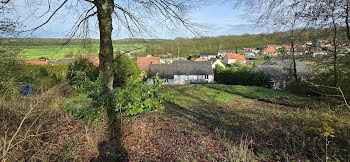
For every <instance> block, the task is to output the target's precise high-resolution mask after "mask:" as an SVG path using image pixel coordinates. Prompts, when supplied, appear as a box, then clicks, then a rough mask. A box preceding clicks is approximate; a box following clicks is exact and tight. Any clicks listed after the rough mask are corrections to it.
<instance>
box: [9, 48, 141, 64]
mask: <svg viewBox="0 0 350 162" xmlns="http://www.w3.org/2000/svg"><path fill="white" fill-rule="evenodd" d="M7 47H10V46H7ZM17 48H19V49H20V51H21V54H22V55H23V59H26V60H27V59H38V58H40V57H45V58H47V59H63V58H65V57H72V56H77V55H81V54H94V55H97V54H98V52H99V44H89V45H86V46H83V45H66V46H60V45H49V46H19V47H17ZM145 48H146V45H145V44H113V49H114V51H118V50H119V51H123V50H128V51H131V54H134V53H142V52H143V51H144V50H145Z"/></svg>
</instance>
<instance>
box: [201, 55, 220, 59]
mask: <svg viewBox="0 0 350 162" xmlns="http://www.w3.org/2000/svg"><path fill="white" fill-rule="evenodd" d="M200 57H201V58H203V59H207V60H209V59H211V58H216V56H215V55H208V56H200Z"/></svg>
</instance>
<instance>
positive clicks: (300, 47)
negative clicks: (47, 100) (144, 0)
mask: <svg viewBox="0 0 350 162" xmlns="http://www.w3.org/2000/svg"><path fill="white" fill-rule="evenodd" d="M337 50H338V51H337V54H338V56H340V57H341V56H345V54H346V53H347V52H350V46H346V45H342V46H341V47H340V49H337ZM333 51H334V46H333V45H332V44H331V43H330V42H329V41H327V40H319V41H317V42H316V43H313V42H312V41H306V42H305V43H303V44H296V45H294V48H293V47H292V46H290V45H275V44H267V45H266V47H265V48H262V49H257V48H242V49H240V50H235V51H230V50H218V51H216V52H202V53H200V54H199V55H198V58H195V57H187V58H186V57H174V58H161V57H157V56H152V54H148V55H147V56H145V57H135V56H133V55H131V54H130V52H129V51H122V52H121V54H120V55H126V56H128V57H129V58H130V59H133V60H136V63H137V66H138V67H139V69H140V70H142V71H143V73H142V76H144V77H147V78H149V81H148V82H149V83H150V84H152V83H153V81H152V77H154V76H155V75H156V74H158V75H159V76H160V77H161V79H163V80H164V81H165V83H164V84H205V83H215V79H214V70H215V68H216V67H221V68H223V69H225V68H226V67H234V68H237V69H238V68H239V67H237V66H245V67H249V68H250V69H251V70H252V71H263V72H264V73H265V74H266V75H269V76H270V77H271V82H272V84H273V85H272V88H273V89H283V88H284V87H285V84H286V80H287V75H288V70H286V69H288V68H290V66H291V64H292V63H291V60H288V59H285V58H286V57H289V58H290V56H291V55H292V53H293V54H294V55H295V56H297V57H314V58H315V57H326V56H330V55H332V54H333ZM282 56H284V57H283V59H282V58H281V57H282ZM78 58H84V59H87V60H89V61H90V62H91V63H92V64H93V65H94V66H95V67H98V66H99V62H100V61H99V57H98V56H97V55H91V54H84V55H81V56H75V57H72V58H65V59H58V60H47V59H31V60H28V61H25V63H26V64H52V65H54V64H67V63H73V62H74V60H75V59H78ZM258 60H261V61H258ZM297 68H298V72H299V73H300V75H301V76H308V75H311V74H312V72H311V70H310V68H309V67H308V66H307V65H306V64H305V63H304V62H302V61H297ZM145 72H146V74H147V75H145Z"/></svg>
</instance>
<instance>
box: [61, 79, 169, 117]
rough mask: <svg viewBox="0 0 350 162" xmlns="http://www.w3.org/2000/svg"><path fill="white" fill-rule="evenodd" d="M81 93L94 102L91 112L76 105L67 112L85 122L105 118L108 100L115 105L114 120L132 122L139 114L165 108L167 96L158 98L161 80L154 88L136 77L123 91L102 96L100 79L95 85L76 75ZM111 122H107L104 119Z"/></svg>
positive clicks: (116, 90) (118, 90) (115, 90)
mask: <svg viewBox="0 0 350 162" xmlns="http://www.w3.org/2000/svg"><path fill="white" fill-rule="evenodd" d="M76 76H77V79H78V80H77V85H78V89H77V90H78V92H80V93H85V94H87V95H86V96H87V98H90V99H91V100H92V101H91V102H92V105H93V107H92V108H89V109H90V110H87V109H86V108H76V107H74V104H72V103H69V102H68V103H67V104H66V105H65V106H64V107H65V110H66V111H68V112H70V113H73V114H74V115H75V116H77V117H82V118H85V119H87V120H89V121H95V122H97V123H98V122H100V120H102V119H104V118H106V117H107V116H106V115H103V114H105V113H106V107H103V106H104V105H107V102H109V99H112V100H113V103H115V108H114V114H115V115H116V116H115V119H118V118H119V119H120V116H119V115H121V116H124V117H127V118H128V119H132V118H133V117H135V116H137V115H138V114H141V113H145V112H152V111H155V110H157V109H158V108H161V107H162V102H163V101H164V99H165V98H164V96H163V95H160V94H159V91H160V90H161V88H162V87H163V86H162V85H161V81H160V79H159V77H156V78H155V79H156V81H155V84H152V85H149V84H147V82H144V81H142V80H140V79H137V77H136V76H134V77H132V78H130V79H128V81H127V82H126V84H125V85H124V86H122V87H117V88H115V89H114V90H113V91H112V92H110V93H109V94H103V93H102V90H103V88H102V86H101V80H100V79H99V78H98V79H97V80H95V81H91V80H89V78H88V77H87V76H86V74H85V73H84V72H77V74H76ZM104 120H108V119H104Z"/></svg>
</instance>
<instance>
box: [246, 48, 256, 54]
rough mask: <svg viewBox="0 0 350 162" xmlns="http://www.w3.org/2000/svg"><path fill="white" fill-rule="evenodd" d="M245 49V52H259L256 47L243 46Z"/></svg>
mask: <svg viewBox="0 0 350 162" xmlns="http://www.w3.org/2000/svg"><path fill="white" fill-rule="evenodd" d="M243 51H245V52H254V53H255V52H257V50H256V48H243Z"/></svg>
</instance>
